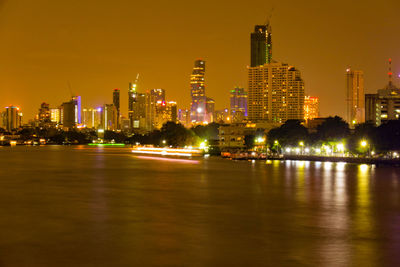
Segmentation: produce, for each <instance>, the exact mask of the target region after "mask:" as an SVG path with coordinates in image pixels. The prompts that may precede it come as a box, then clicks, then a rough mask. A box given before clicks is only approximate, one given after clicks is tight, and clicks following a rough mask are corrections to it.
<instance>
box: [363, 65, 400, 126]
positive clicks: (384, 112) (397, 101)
mask: <svg viewBox="0 0 400 267" xmlns="http://www.w3.org/2000/svg"><path fill="white" fill-rule="evenodd" d="M391 65H392V61H391V60H389V73H388V76H389V82H388V84H387V85H386V86H385V87H384V88H383V89H379V90H378V91H377V93H376V94H366V95H365V119H366V121H367V122H370V123H373V124H375V125H376V126H379V125H381V124H382V123H385V122H387V121H389V120H398V119H399V118H400V88H399V87H397V86H396V85H394V83H393V81H392V75H393V73H392V69H391Z"/></svg>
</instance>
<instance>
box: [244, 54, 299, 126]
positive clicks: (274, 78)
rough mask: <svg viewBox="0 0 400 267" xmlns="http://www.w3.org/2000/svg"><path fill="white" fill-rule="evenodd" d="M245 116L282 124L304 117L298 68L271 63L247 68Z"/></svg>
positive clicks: (255, 119) (251, 119)
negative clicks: (247, 88)
mask: <svg viewBox="0 0 400 267" xmlns="http://www.w3.org/2000/svg"><path fill="white" fill-rule="evenodd" d="M248 74H249V76H248V79H249V91H248V119H249V120H250V121H252V122H257V121H269V122H278V123H284V122H285V121H287V120H290V119H297V120H302V119H304V82H303V80H302V78H301V74H300V71H299V70H297V69H296V68H294V67H293V66H289V65H288V64H284V63H279V62H274V63H270V64H265V65H261V66H257V67H250V68H249V69H248Z"/></svg>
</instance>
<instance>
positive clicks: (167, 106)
mask: <svg viewBox="0 0 400 267" xmlns="http://www.w3.org/2000/svg"><path fill="white" fill-rule="evenodd" d="M169 121H172V122H177V106H176V102H175V101H168V102H166V101H157V103H156V115H155V123H154V127H155V128H156V129H161V127H162V126H163V125H164V124H165V123H167V122H169Z"/></svg>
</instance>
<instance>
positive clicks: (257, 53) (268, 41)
mask: <svg viewBox="0 0 400 267" xmlns="http://www.w3.org/2000/svg"><path fill="white" fill-rule="evenodd" d="M250 40H251V44H250V46H251V52H250V58H251V62H250V66H251V67H257V66H262V65H264V64H266V63H272V29H271V25H270V24H269V23H267V24H266V25H256V26H255V28H254V32H252V33H251V35H250Z"/></svg>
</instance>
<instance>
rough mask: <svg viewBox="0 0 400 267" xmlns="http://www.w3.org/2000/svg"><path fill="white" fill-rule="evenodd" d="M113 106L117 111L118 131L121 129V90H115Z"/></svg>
mask: <svg viewBox="0 0 400 267" xmlns="http://www.w3.org/2000/svg"><path fill="white" fill-rule="evenodd" d="M113 104H114V106H115V108H116V109H117V129H120V128H121V127H120V121H121V118H120V117H121V112H120V91H119V89H114V91H113Z"/></svg>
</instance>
